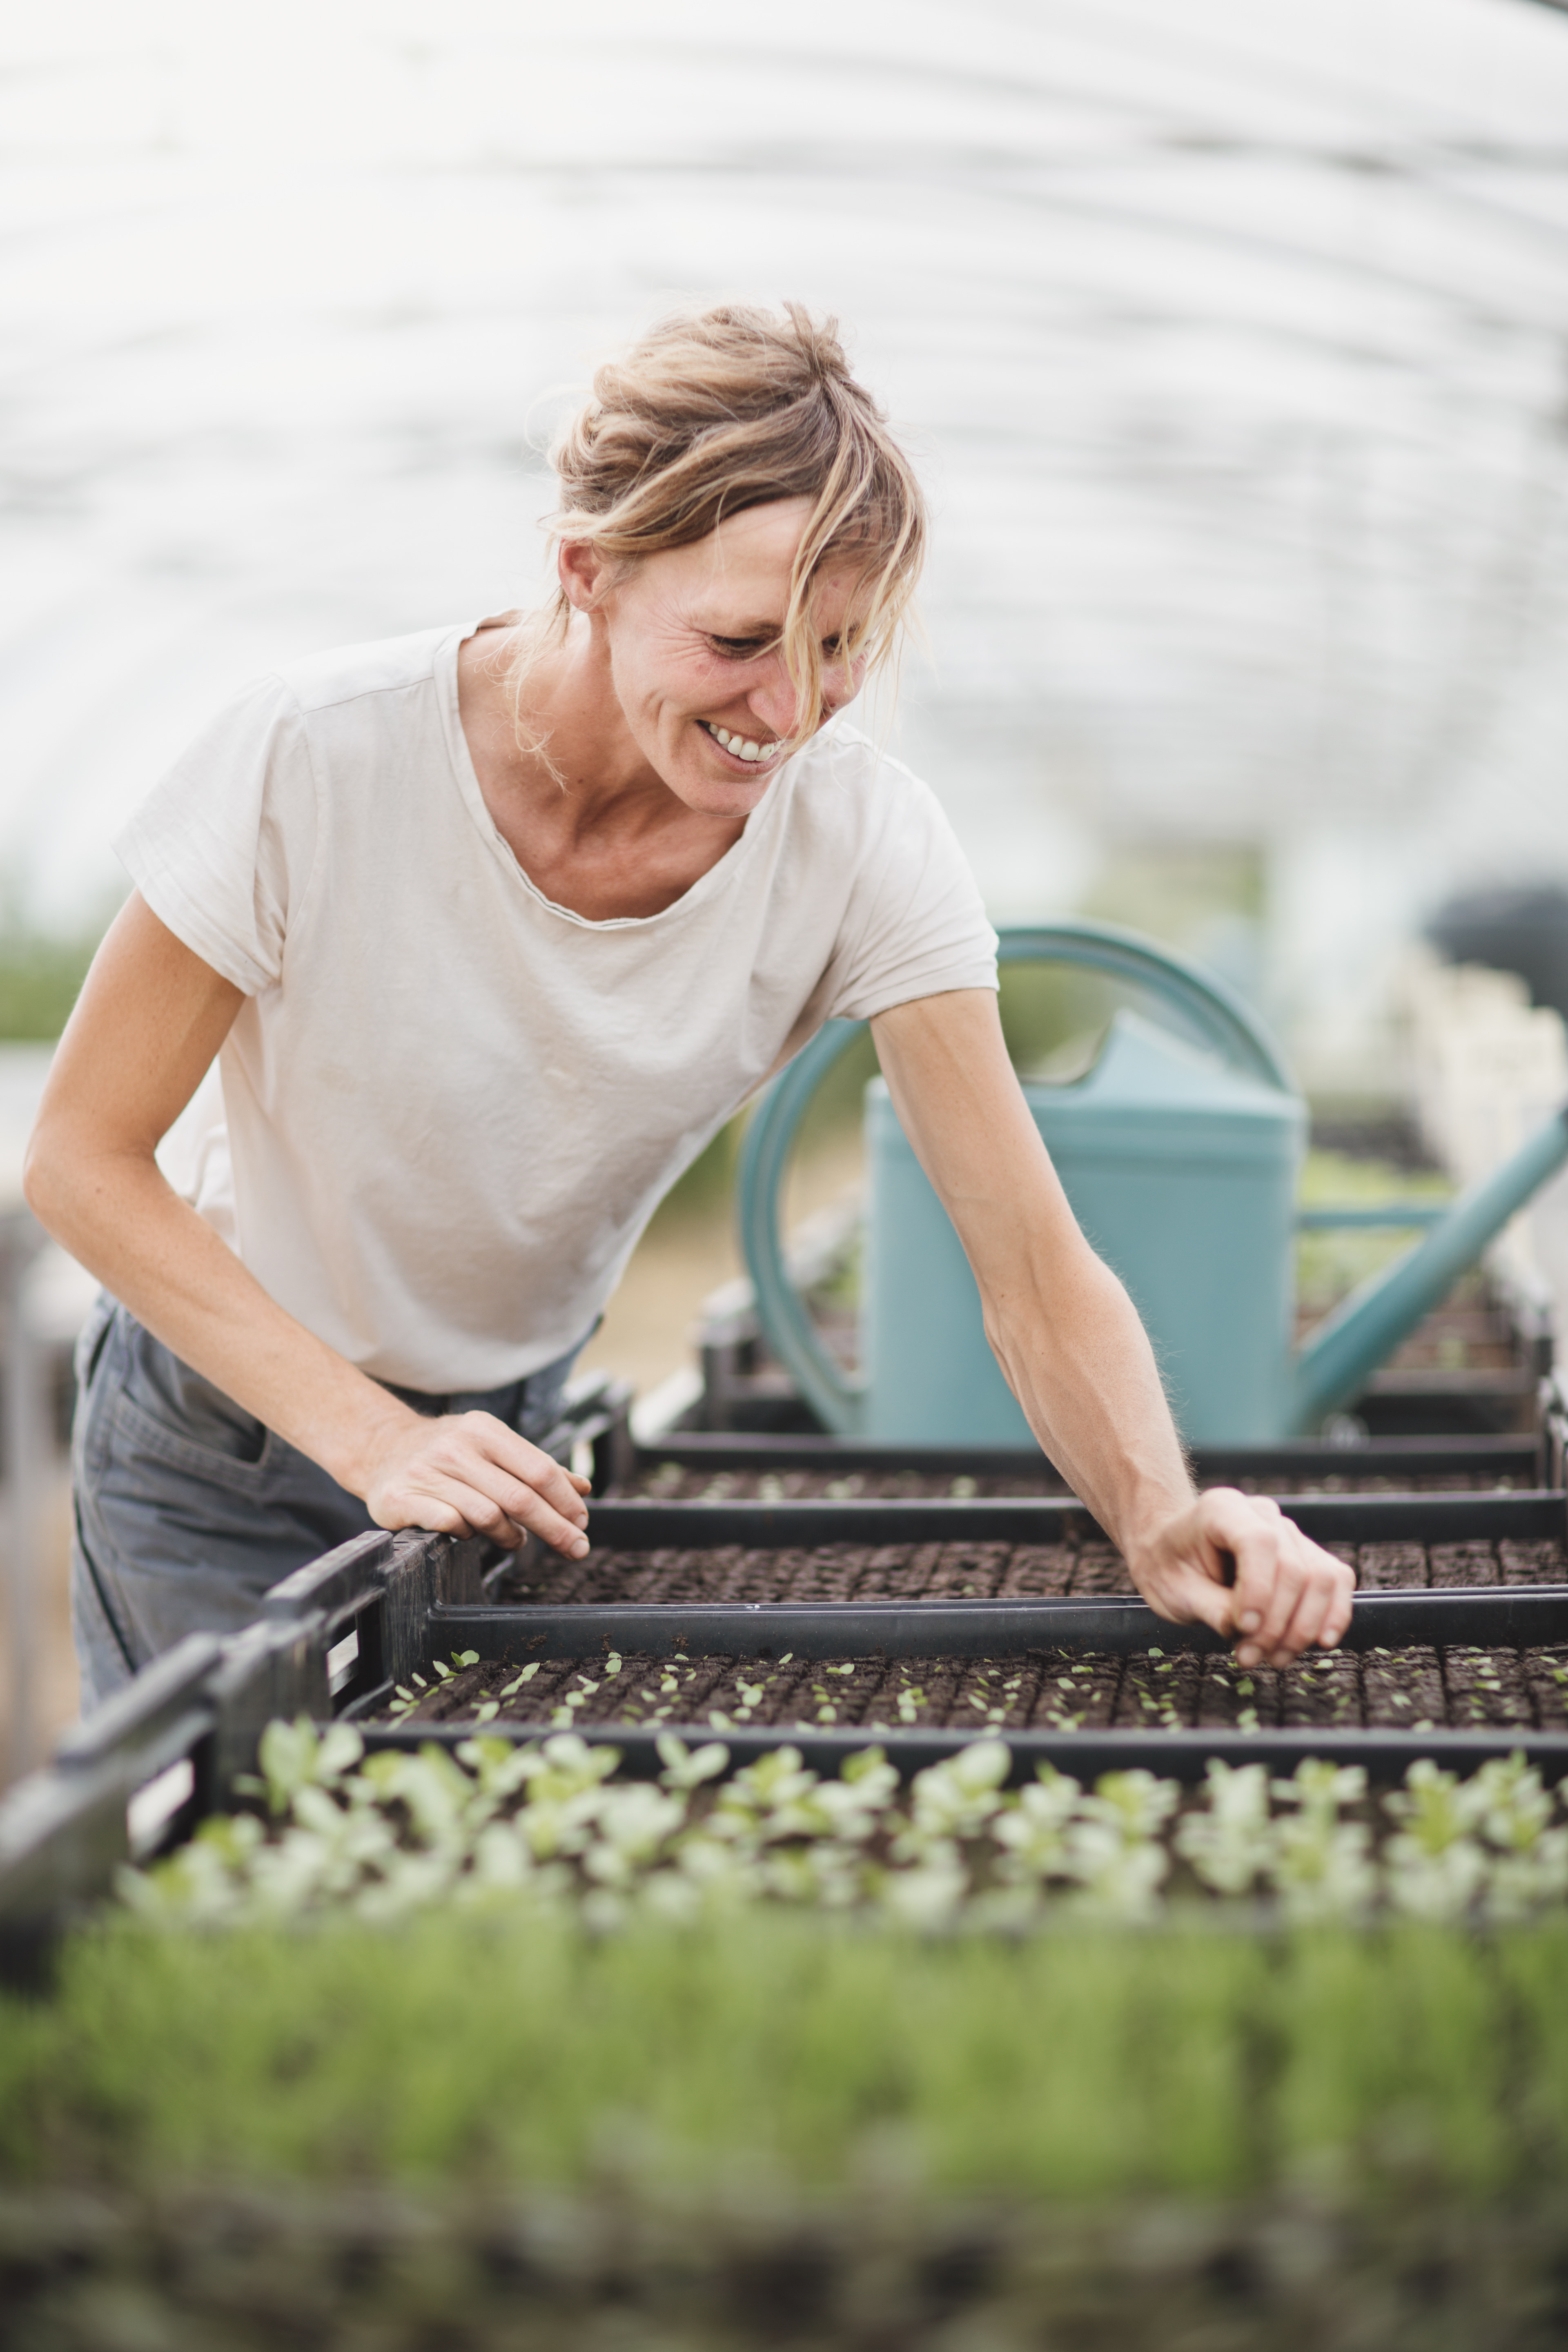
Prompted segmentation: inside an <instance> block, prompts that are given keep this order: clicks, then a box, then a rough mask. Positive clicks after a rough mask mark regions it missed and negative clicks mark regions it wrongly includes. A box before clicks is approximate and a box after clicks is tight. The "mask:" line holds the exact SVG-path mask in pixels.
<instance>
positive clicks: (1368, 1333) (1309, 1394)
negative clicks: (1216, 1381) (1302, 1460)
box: [1290, 1108, 1568, 1436]
mask: <svg viewBox="0 0 1568 2352" xmlns="http://www.w3.org/2000/svg"><path fill="white" fill-rule="evenodd" d="M1564 1160H1568V1108H1564V1109H1563V1110H1561V1111H1559V1112H1558V1113H1557V1114H1556V1115H1555V1117H1553V1118H1549V1119H1548V1120H1547V1122H1546V1124H1545V1126H1544V1127H1542V1128H1539V1129H1537V1130H1536V1132H1535V1133H1534V1134H1533V1135H1532V1136H1531V1137H1530V1138H1529V1139H1528V1141H1526V1142H1525V1143H1523V1144H1521V1147H1520V1149H1519V1150H1517V1151H1516V1152H1515V1153H1514V1155H1513V1157H1512V1159H1511V1160H1505V1161H1504V1162H1503V1164H1502V1166H1501V1167H1500V1168H1496V1169H1494V1170H1493V1171H1492V1172H1491V1174H1490V1175H1489V1176H1486V1177H1483V1178H1482V1180H1481V1181H1480V1182H1479V1184H1474V1185H1472V1186H1471V1188H1470V1190H1469V1191H1468V1192H1465V1193H1462V1194H1461V1195H1460V1197H1459V1199H1458V1201H1456V1202H1455V1203H1454V1206H1453V1208H1452V1209H1451V1210H1450V1212H1449V1213H1448V1214H1447V1216H1446V1217H1445V1218H1444V1219H1443V1221H1442V1223H1440V1224H1436V1225H1434V1226H1433V1228H1432V1230H1431V1231H1430V1233H1428V1234H1427V1235H1426V1238H1425V1240H1423V1241H1421V1242H1418V1243H1417V1244H1415V1248H1413V1249H1411V1250H1408V1251H1407V1252H1406V1253H1405V1255H1404V1256H1403V1257H1401V1258H1397V1259H1395V1261H1394V1265H1391V1266H1389V1267H1388V1268H1387V1269H1386V1270H1385V1271H1384V1273H1382V1274H1378V1275H1374V1276H1373V1277H1372V1279H1371V1280H1370V1281H1368V1282H1364V1283H1363V1284H1362V1286H1361V1287H1360V1289H1359V1290H1355V1291H1352V1294H1351V1296H1350V1297H1348V1298H1346V1299H1344V1300H1342V1303H1341V1304H1340V1305H1339V1306H1338V1307H1335V1309H1334V1311H1333V1313H1332V1314H1331V1315H1329V1316H1328V1317H1326V1318H1325V1319H1324V1320H1323V1321H1322V1322H1321V1324H1320V1325H1319V1326H1318V1328H1317V1329H1316V1330H1315V1331H1314V1332H1313V1334H1312V1337H1311V1339H1310V1340H1309V1341H1308V1343H1307V1345H1306V1346H1305V1347H1304V1348H1303V1349H1302V1350H1301V1352H1300V1355H1299V1356H1298V1358H1297V1360H1296V1368H1295V1381H1294V1388H1293V1392H1292V1396H1291V1412H1290V1418H1291V1427H1292V1429H1293V1430H1294V1431H1295V1432H1296V1433H1298V1434H1300V1435H1304V1436H1305V1435H1310V1434H1312V1433H1314V1432H1315V1431H1316V1430H1317V1429H1318V1428H1319V1426H1320V1425H1321V1422H1322V1420H1323V1418H1324V1416H1325V1414H1327V1413H1331V1412H1335V1411H1336V1410H1337V1409H1338V1408H1339V1407H1341V1406H1342V1405H1345V1404H1348V1403H1349V1402H1351V1400H1352V1398H1353V1397H1355V1396H1356V1395H1357V1394H1358V1393H1359V1392H1360V1391H1361V1390H1362V1389H1363V1388H1364V1387H1365V1385H1366V1383H1367V1381H1368V1380H1369V1378H1370V1377H1371V1375H1372V1373H1373V1371H1374V1370H1376V1369H1377V1367H1378V1365H1379V1364H1381V1363H1382V1362H1384V1360H1385V1359H1386V1358H1387V1357H1389V1356H1390V1355H1392V1354H1393V1352H1394V1349H1395V1348H1397V1347H1398V1345H1399V1343H1400V1341H1401V1340H1402V1339H1407V1338H1408V1337H1409V1335H1410V1333H1411V1332H1412V1331H1413V1330H1414V1329H1415V1326H1416V1325H1417V1323H1419V1322H1420V1321H1421V1318H1422V1317H1423V1316H1425V1315H1428V1314H1430V1312H1431V1310H1432V1309H1433V1307H1436V1306H1437V1305H1438V1304H1439V1302H1440V1301H1441V1300H1442V1299H1444V1298H1445V1297H1447V1294H1448V1292H1449V1291H1450V1290H1451V1289H1452V1288H1453V1286H1454V1284H1455V1283H1456V1282H1457V1281H1458V1278H1459V1276H1460V1275H1461V1274H1463V1273H1464V1271H1465V1269H1466V1267H1467V1266H1469V1265H1474V1264H1475V1261H1476V1260H1477V1258H1479V1255H1481V1252H1482V1251H1483V1250H1484V1249H1485V1247H1486V1245H1487V1244H1488V1243H1489V1241H1491V1240H1493V1239H1494V1238H1495V1237H1496V1235H1497V1234H1500V1232H1501V1231H1502V1228H1503V1227H1504V1225H1506V1224H1507V1223H1508V1221H1509V1219H1510V1217H1511V1216H1514V1215H1515V1214H1516V1213H1518V1211H1519V1210H1521V1209H1522V1208H1523V1206H1524V1204H1525V1202H1527V1201H1528V1200H1529V1199H1530V1198H1531V1195H1532V1194H1533V1193H1535V1192H1539V1190H1540V1188H1541V1186H1542V1184H1544V1183H1545V1182H1546V1181H1547V1179H1548V1178H1549V1177H1551V1176H1553V1175H1555V1173H1556V1171H1558V1169H1559V1168H1561V1167H1562V1166H1563V1161H1564Z"/></svg>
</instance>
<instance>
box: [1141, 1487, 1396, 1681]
mask: <svg viewBox="0 0 1568 2352" xmlns="http://www.w3.org/2000/svg"><path fill="white" fill-rule="evenodd" d="M1127 1565H1128V1568H1129V1569H1130V1570H1131V1575H1132V1580H1133V1582H1134V1583H1135V1584H1136V1585H1137V1587H1138V1590H1139V1591H1140V1592H1141V1593H1142V1595H1143V1598H1144V1600H1145V1601H1147V1602H1148V1603H1149V1606H1150V1608H1151V1609H1152V1610H1153V1611H1154V1612H1155V1614H1156V1615H1157V1616H1161V1617H1163V1618H1165V1619H1167V1620H1168V1621H1169V1622H1171V1623H1173V1624H1177V1625H1181V1624H1190V1623H1191V1622H1193V1621H1194V1619H1196V1620H1197V1621H1198V1622H1201V1623H1203V1624H1205V1625H1212V1626H1213V1627H1214V1629H1215V1633H1223V1634H1225V1635H1226V1637H1227V1639H1233V1640H1234V1641H1235V1642H1236V1643H1237V1652H1236V1659H1237V1665H1241V1666H1261V1665H1269V1666H1288V1665H1289V1664H1292V1662H1293V1661H1294V1660H1295V1659H1297V1658H1299V1657H1300V1654H1301V1653H1302V1651H1303V1650H1308V1649H1311V1648H1312V1647H1313V1646H1314V1645H1315V1646H1316V1647H1317V1648H1319V1649H1321V1650H1331V1649H1333V1648H1334V1647H1335V1645H1336V1644H1337V1643H1339V1642H1340V1641H1342V1639H1343V1637H1344V1633H1345V1629H1346V1627H1347V1626H1348V1625H1349V1623H1350V1622H1351V1603H1352V1597H1353V1594H1354V1591H1355V1578H1354V1576H1353V1575H1352V1571H1351V1570H1349V1569H1348V1568H1347V1567H1346V1566H1345V1564H1344V1562H1343V1561H1342V1560H1338V1559H1335V1558H1334V1556H1333V1554H1332V1553H1331V1552H1326V1551H1324V1550H1323V1549H1322V1547H1321V1545H1320V1544H1315V1543H1313V1542H1312V1541H1311V1539H1310V1537H1308V1536H1304V1535H1303V1534H1302V1533H1301V1530H1300V1528H1299V1527H1297V1526H1296V1525H1295V1524H1294V1522H1293V1521H1292V1520H1289V1519H1288V1518H1287V1517H1285V1515H1284V1513H1283V1512H1282V1511H1281V1510H1280V1508H1279V1504H1278V1503H1276V1502H1274V1501H1272V1500H1271V1499H1270V1498H1269V1497H1268V1496H1264V1495H1243V1494H1240V1493H1238V1492H1237V1489H1236V1488H1235V1487H1234V1486H1213V1487H1211V1488H1210V1489H1209V1490H1208V1492H1207V1493H1206V1494H1204V1495H1199V1496H1196V1497H1195V1499H1194V1501H1193V1502H1192V1503H1191V1504H1190V1505H1189V1507H1187V1508H1186V1509H1185V1510H1184V1511H1180V1512H1178V1513H1177V1514H1176V1516H1175V1517H1173V1518H1171V1519H1169V1520H1167V1521H1165V1522H1164V1524H1163V1526H1161V1527H1160V1528H1157V1529H1156V1531H1155V1533H1154V1534H1153V1536H1152V1538H1150V1539H1149V1540H1147V1541H1146V1542H1142V1543H1137V1544H1133V1543H1130V1544H1129V1545H1128V1547H1127ZM1233 1578H1234V1582H1233V1581H1232V1579H1233Z"/></svg>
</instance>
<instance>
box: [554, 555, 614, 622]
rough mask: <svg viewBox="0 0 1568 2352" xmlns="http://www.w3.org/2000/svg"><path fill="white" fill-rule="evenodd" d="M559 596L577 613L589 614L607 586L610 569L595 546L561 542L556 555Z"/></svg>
mask: <svg viewBox="0 0 1568 2352" xmlns="http://www.w3.org/2000/svg"><path fill="white" fill-rule="evenodd" d="M555 576H556V578H557V579H558V580H559V581H560V583H561V593H562V594H563V596H564V597H565V599H566V602H567V603H568V604H570V605H571V606H572V609H573V611H574V612H576V613H591V612H592V611H593V610H594V607H595V605H596V604H598V602H599V600H600V598H601V597H602V596H603V594H604V593H605V589H606V588H607V587H608V586H609V584H610V567H609V564H608V563H607V562H605V558H604V557H603V556H602V555H601V554H600V552H599V551H598V549H597V548H596V547H590V546H589V545H587V544H586V543H585V542H584V541H583V540H580V539H563V541H562V542H561V545H560V546H559V548H558V549H557V550H556V552H555Z"/></svg>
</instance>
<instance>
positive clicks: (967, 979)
mask: <svg viewBox="0 0 1568 2352" xmlns="http://www.w3.org/2000/svg"><path fill="white" fill-rule="evenodd" d="M875 800H876V810H875V823H874V824H873V826H872V829H871V832H870V836H869V838H868V842H867V844H866V847H865V850H864V853H863V855H862V857H861V860H860V863H859V867H858V872H857V875H856V880H855V887H854V890H853V893H852V896H851V899H850V905H849V908H848V911H847V921H846V923H845V926H844V930H843V932H842V934H841V938H840V943H839V947H838V950H837V953H836V954H835V956H834V959H833V963H832V965H831V967H830V969H829V971H828V974H827V1003H826V1013H827V1015H828V1016H838V1017H841V1018H845V1019H849V1020H856V1021H866V1020H869V1019H870V1018H871V1016H872V1014H873V1013H886V1012H887V1011H888V1010H889V1007H890V1006H892V1005H895V1004H908V1003H910V1002H911V1001H912V1000H913V999H914V998H916V997H921V996H939V995H942V993H944V992H946V991H947V990H949V989H954V988H992V989H994V987H995V985H996V934H995V932H994V930H993V929H992V927H991V924H990V922H989V920H988V919H987V917H986V913H985V908H984V904H983V902H982V900H981V897H980V891H979V888H978V887H977V885H976V883H975V880H974V877H973V874H972V873H971V872H970V870H969V865H968V861H967V860H966V859H965V857H964V855H963V850H962V849H961V848H960V847H959V845H958V836H957V835H956V834H955V833H954V832H953V830H952V825H951V824H949V823H948V821H947V817H946V815H945V814H944V813H943V810H942V804H941V803H940V802H939V801H938V799H937V797H936V794H935V793H933V792H932V791H931V788H930V786H929V785H927V784H923V783H921V782H920V781H919V780H918V779H917V778H916V777H914V776H911V775H910V772H909V771H908V770H907V769H906V768H902V767H900V765H899V764H898V762H897V761H882V762H881V763H880V772H879V777H878V785H877V789H876V793H875Z"/></svg>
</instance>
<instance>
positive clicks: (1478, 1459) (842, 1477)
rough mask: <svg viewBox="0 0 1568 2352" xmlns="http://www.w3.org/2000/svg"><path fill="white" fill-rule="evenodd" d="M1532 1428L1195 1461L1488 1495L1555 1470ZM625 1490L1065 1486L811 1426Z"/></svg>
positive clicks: (998, 1461) (983, 1491)
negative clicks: (1520, 1432)
mask: <svg viewBox="0 0 1568 2352" xmlns="http://www.w3.org/2000/svg"><path fill="white" fill-rule="evenodd" d="M1542 1455H1543V1448H1542V1444H1541V1443H1540V1442H1539V1441H1538V1440H1537V1439H1536V1438H1535V1437H1533V1436H1526V1437H1518V1436H1492V1437H1488V1436H1478V1437H1472V1438H1468V1439H1459V1438H1452V1437H1402V1438H1384V1439H1381V1440H1370V1441H1367V1442H1366V1443H1363V1444H1357V1445H1326V1444H1320V1443H1318V1442H1317V1441H1316V1440H1310V1439H1304V1438H1303V1439H1296V1440H1289V1441H1286V1442H1285V1443H1283V1444H1278V1445H1269V1446H1246V1447H1237V1448H1234V1449H1231V1450H1229V1451H1220V1450H1215V1449H1212V1448H1211V1449H1208V1450H1205V1451H1204V1452H1201V1453H1200V1454H1198V1455H1197V1456H1196V1459H1195V1462H1194V1468H1195V1470H1196V1473H1197V1477H1198V1483H1199V1484H1200V1485H1201V1486H1239V1487H1240V1488H1241V1489H1242V1491H1243V1492H1244V1493H1249V1492H1268V1493H1273V1492H1275V1491H1276V1490H1277V1489H1278V1488H1279V1487H1280V1486H1285V1487H1287V1488H1288V1489H1289V1492H1290V1493H1291V1494H1295V1495H1303V1494H1319V1493H1322V1494H1376V1493H1394V1494H1412V1493H1414V1494H1421V1493H1456V1494H1458V1493H1477V1494H1486V1493H1491V1492H1496V1491H1499V1490H1506V1489H1508V1488H1523V1487H1537V1486H1544V1485H1546V1484H1549V1483H1552V1482H1550V1481H1549V1480H1548V1478H1547V1476H1546V1475H1545V1470H1546V1465H1545V1463H1544V1461H1543V1458H1542ZM627 1492H628V1493H629V1494H631V1495H635V1496H642V1497H647V1498H648V1499H651V1500H659V1501H665V1502H718V1501H726V1500H727V1501H734V1502H741V1501H757V1500H764V1501H773V1502H785V1501H793V1500H797V1499H806V1498H810V1497H820V1498H822V1499H825V1500H847V1499H849V1498H852V1497H854V1496H873V1497H886V1498H889V1499H901V1500H910V1501H913V1500H918V1499H922V1498H923V1499H931V1500H934V1499H937V1498H941V1497H949V1498H954V1499H956V1498H960V1497H963V1496H1021V1495H1062V1494H1065V1492H1066V1487H1065V1485H1064V1482H1063V1481H1062V1479H1061V1478H1060V1477H1059V1476H1058V1474H1057V1472H1056V1471H1055V1470H1054V1469H1053V1467H1052V1466H1051V1465H1050V1463H1049V1462H1047V1460H1046V1458H1045V1456H1044V1455H1043V1454H1033V1455H1031V1454H1025V1453H1021V1452H1020V1451H1018V1450H1017V1449H1016V1448H982V1447H973V1446H971V1447H957V1446H954V1447H948V1448H942V1447H931V1446H922V1447H921V1448H920V1450H919V1453H918V1455H917V1454H912V1453H911V1450H910V1448H909V1447H908V1446H901V1445H878V1444H860V1443H858V1442H857V1441H855V1440H853V1439H847V1438H834V1437H808V1436H788V1437H784V1436H767V1435H733V1436H732V1435H729V1434H723V1433H711V1434H710V1433H683V1434H682V1435H680V1436H679V1437H670V1438H668V1439H665V1440H662V1441H661V1442H660V1443H659V1444H658V1445H655V1446H649V1447H647V1448H646V1449H644V1450H643V1451H641V1452H640V1453H639V1454H638V1457H637V1465H636V1468H635V1471H634V1472H633V1474H632V1475H631V1477H630V1479H629V1480H628V1484H627Z"/></svg>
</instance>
